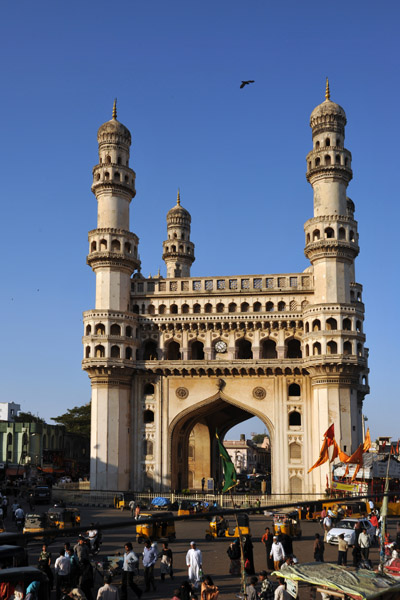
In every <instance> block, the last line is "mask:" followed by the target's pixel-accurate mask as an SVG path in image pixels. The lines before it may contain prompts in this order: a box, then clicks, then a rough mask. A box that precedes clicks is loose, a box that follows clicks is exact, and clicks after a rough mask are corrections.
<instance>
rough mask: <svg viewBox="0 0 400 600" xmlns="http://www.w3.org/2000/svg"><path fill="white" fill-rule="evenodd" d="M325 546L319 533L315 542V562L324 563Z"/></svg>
mask: <svg viewBox="0 0 400 600" xmlns="http://www.w3.org/2000/svg"><path fill="white" fill-rule="evenodd" d="M324 552H325V544H324V542H323V541H322V540H321V536H320V535H319V533H316V534H315V540H314V560H315V562H324Z"/></svg>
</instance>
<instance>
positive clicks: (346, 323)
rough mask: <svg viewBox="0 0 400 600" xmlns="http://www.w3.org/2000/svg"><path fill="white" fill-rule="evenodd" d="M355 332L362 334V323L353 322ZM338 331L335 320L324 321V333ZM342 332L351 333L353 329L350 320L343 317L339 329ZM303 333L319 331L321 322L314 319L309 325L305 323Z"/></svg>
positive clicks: (358, 321)
mask: <svg viewBox="0 0 400 600" xmlns="http://www.w3.org/2000/svg"><path fill="white" fill-rule="evenodd" d="M355 328H356V329H355V330H356V331H357V332H358V333H362V322H361V321H360V320H359V319H357V320H356V322H355ZM337 329H338V322H337V319H335V318H333V317H330V318H329V319H326V321H325V331H336V330H337ZM341 329H342V331H352V329H353V323H352V320H351V319H349V318H348V317H345V318H344V319H343V320H342V327H341ZM304 331H305V333H310V331H321V321H320V319H314V321H312V323H311V325H310V323H308V322H306V323H305V325H304Z"/></svg>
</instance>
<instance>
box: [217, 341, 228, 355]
mask: <svg viewBox="0 0 400 600" xmlns="http://www.w3.org/2000/svg"><path fill="white" fill-rule="evenodd" d="M226 348H227V346H226V343H225V342H223V341H222V340H219V342H217V343H216V344H215V352H219V353H222V352H226Z"/></svg>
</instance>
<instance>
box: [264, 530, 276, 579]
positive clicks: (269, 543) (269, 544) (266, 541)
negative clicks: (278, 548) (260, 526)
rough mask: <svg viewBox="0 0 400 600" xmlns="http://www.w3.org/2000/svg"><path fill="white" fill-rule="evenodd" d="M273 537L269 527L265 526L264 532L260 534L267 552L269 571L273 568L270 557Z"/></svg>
mask: <svg viewBox="0 0 400 600" xmlns="http://www.w3.org/2000/svg"><path fill="white" fill-rule="evenodd" d="M273 539H274V536H273V535H272V533H271V532H270V529H269V527H266V528H265V533H264V535H263V536H262V538H261V541H262V543H263V544H264V546H265V552H266V554H267V567H268V569H269V570H270V571H272V570H273V568H274V562H273V560H272V558H271V557H270V554H271V547H272V542H273Z"/></svg>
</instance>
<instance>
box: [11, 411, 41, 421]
mask: <svg viewBox="0 0 400 600" xmlns="http://www.w3.org/2000/svg"><path fill="white" fill-rule="evenodd" d="M14 421H15V423H46V421H45V420H44V419H42V417H39V415H33V414H32V413H31V412H29V411H28V412H22V411H20V412H19V413H18V415H17V416H16V417H14Z"/></svg>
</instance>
